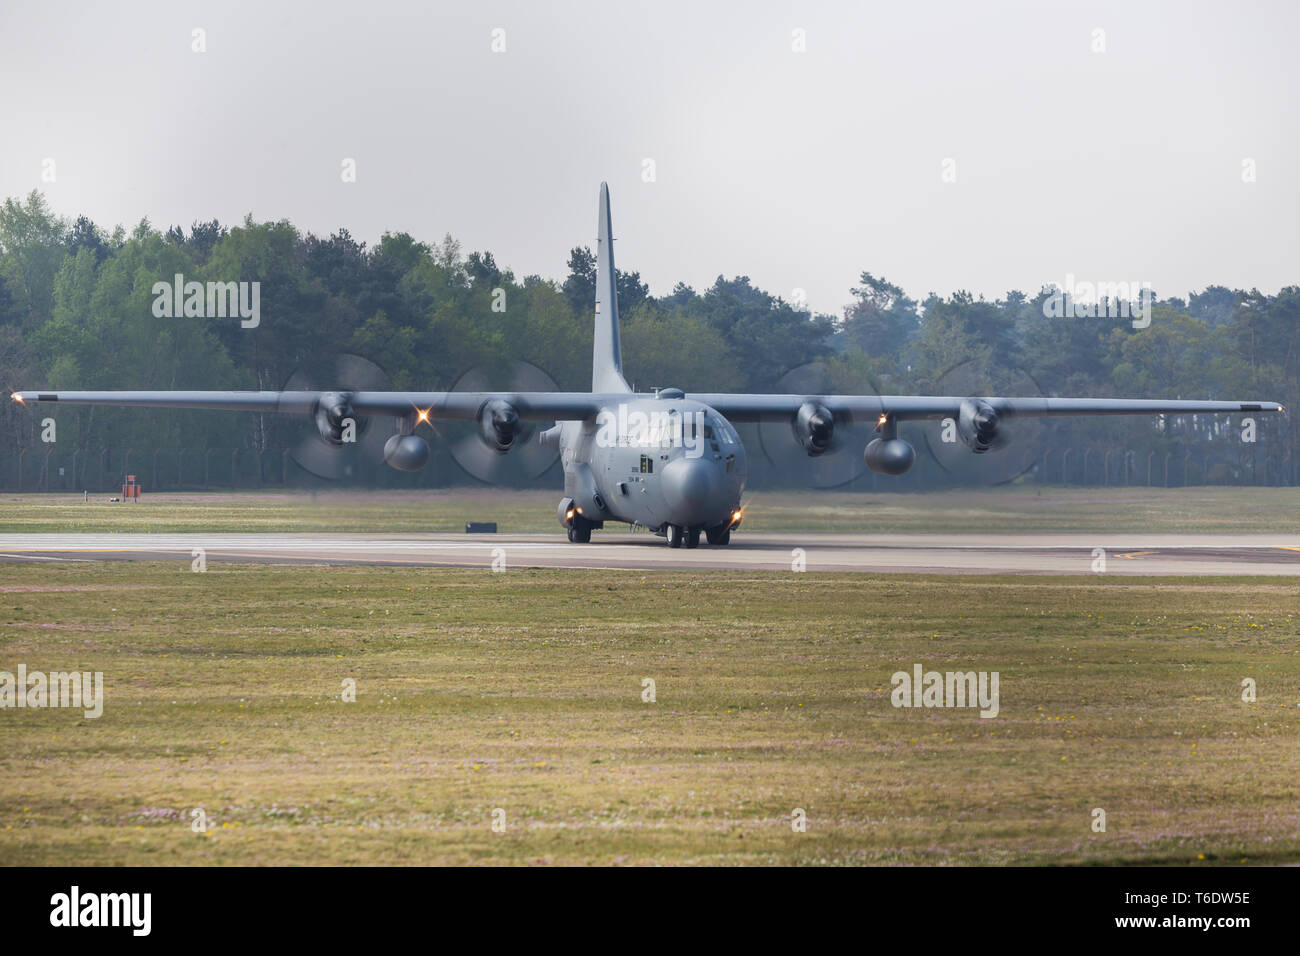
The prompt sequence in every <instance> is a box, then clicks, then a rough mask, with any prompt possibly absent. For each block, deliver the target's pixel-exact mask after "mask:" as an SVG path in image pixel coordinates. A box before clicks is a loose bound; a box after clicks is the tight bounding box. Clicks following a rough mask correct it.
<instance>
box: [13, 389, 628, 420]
mask: <svg viewBox="0 0 1300 956" xmlns="http://www.w3.org/2000/svg"><path fill="white" fill-rule="evenodd" d="M331 394H343V395H346V396H347V398H348V401H349V403H350V404H351V406H352V408H353V410H355V411H356V413H357V414H358V415H386V414H392V415H404V414H408V413H410V414H415V415H420V413H424V416H423V417H425V418H427V419H429V420H432V421H438V420H446V419H462V420H464V419H473V418H477V417H478V414H479V412H480V411H481V410H482V408H483V405H484V404H485V403H486V402H488V401H491V400H493V399H503V400H505V401H507V402H509V403H510V404H511V405H513V406H514V408H515V411H516V412H517V413H518V415H519V417H520V418H521V419H523V420H525V421H568V420H573V419H585V418H593V417H595V415H596V413H597V412H598V411H599V408H600V404H599V403H600V400H601V398H602V396H600V395H592V394H591V393H589V392H340V393H330V392H323V391H320V392H317V391H289V392H184V391H165V392H164V391H112V392H69V391H58V390H53V389H47V390H33V391H23V390H19V391H16V392H14V394H13V398H14V400H15V401H17V402H20V403H23V404H28V403H32V402H58V403H60V404H64V405H69V404H71V405H119V406H134V407H148V408H201V409H209V410H217V411H237V412H286V413H294V412H300V413H304V414H310V413H311V412H313V411H314V410H315V409H316V407H317V405H318V404H319V403H320V401H321V399H322V398H323V397H325V396H327V395H331ZM623 398H624V399H625V400H626V398H627V396H626V395H624V396H623Z"/></svg>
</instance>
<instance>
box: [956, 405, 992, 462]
mask: <svg viewBox="0 0 1300 956" xmlns="http://www.w3.org/2000/svg"><path fill="white" fill-rule="evenodd" d="M1000 420H1001V419H1000V417H999V415H998V413H997V410H996V409H994V408H993V406H992V405H990V404H989V403H988V402H985V401H981V400H980V399H977V398H968V399H967V400H966V401H964V402H962V403H961V407H960V408H959V409H958V411H957V435H958V437H959V438H961V440H962V441H963V442H965V443H966V447H967V448H969V449H970V450H971V451H973V452H975V454H977V455H982V454H984V453H985V452H986V451H988V450H989V449H991V448H996V447H997V445H998V444H999V441H998V439H999V436H998V423H999V422H1000Z"/></svg>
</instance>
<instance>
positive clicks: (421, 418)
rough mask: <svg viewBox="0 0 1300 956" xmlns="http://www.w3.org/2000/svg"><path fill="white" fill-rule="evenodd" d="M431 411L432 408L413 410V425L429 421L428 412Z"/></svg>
mask: <svg viewBox="0 0 1300 956" xmlns="http://www.w3.org/2000/svg"><path fill="white" fill-rule="evenodd" d="M431 411H433V407H432V406H430V407H429V408H417V409H416V410H415V423H416V424H417V425H418V424H419V423H420V422H427V421H428V420H429V412H431Z"/></svg>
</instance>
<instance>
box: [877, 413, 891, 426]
mask: <svg viewBox="0 0 1300 956" xmlns="http://www.w3.org/2000/svg"><path fill="white" fill-rule="evenodd" d="M887 421H889V416H888V415H887V414H882V415H881V416H880V418H879V419H878V420H877V421H876V424H877V425H883V424H885V422H887Z"/></svg>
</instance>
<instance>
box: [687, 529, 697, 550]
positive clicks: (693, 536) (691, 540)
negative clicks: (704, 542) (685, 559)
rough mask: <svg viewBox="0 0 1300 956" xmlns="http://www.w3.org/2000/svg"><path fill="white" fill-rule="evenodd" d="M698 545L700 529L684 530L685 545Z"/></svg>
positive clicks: (689, 546) (692, 546)
mask: <svg viewBox="0 0 1300 956" xmlns="http://www.w3.org/2000/svg"><path fill="white" fill-rule="evenodd" d="M699 546H700V529H699V528H696V529H695V530H694V531H688V532H686V547H688V548H698V547H699Z"/></svg>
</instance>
